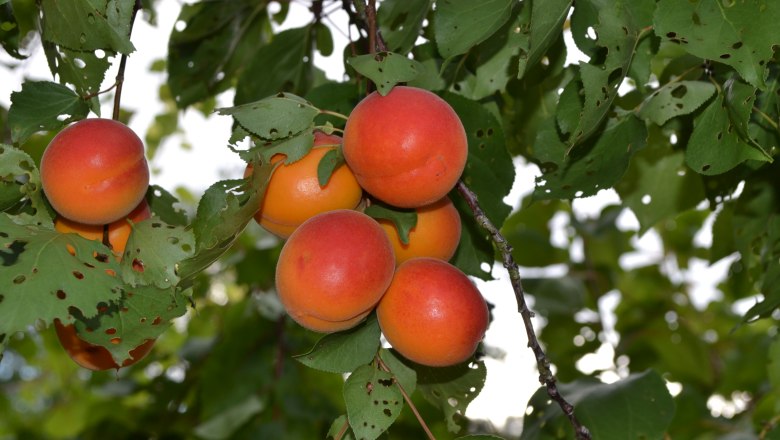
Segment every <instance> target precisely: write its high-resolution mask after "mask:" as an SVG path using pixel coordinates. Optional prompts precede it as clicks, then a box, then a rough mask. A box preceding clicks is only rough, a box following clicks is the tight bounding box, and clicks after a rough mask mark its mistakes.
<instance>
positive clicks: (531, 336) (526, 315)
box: [456, 180, 591, 440]
mask: <svg viewBox="0 0 780 440" xmlns="http://www.w3.org/2000/svg"><path fill="white" fill-rule="evenodd" d="M456 187H457V189H458V192H459V193H460V195H461V196H462V197H463V199H464V200H465V201H466V203H467V204H468V205H469V208H470V209H471V211H472V213H473V214H474V219H475V220H476V221H477V223H478V224H479V225H480V226H481V227H482V228H483V229H485V230H486V231H487V232H488V233H489V234H490V237H491V239H492V240H493V243H495V244H496V247H498V250H499V252H500V253H501V256H502V258H503V263H504V267H505V268H506V270H507V272H509V279H510V281H511V283H512V289H513V290H514V292H515V299H516V301H517V310H518V312H520V315H521V316H522V318H523V324H525V332H526V334H527V335H528V347H530V348H531V350H532V351H533V352H534V356H535V357H536V366H537V368H538V369H539V382H540V383H541V384H542V385H544V386H545V388H547V395H549V396H550V398H551V399H553V400H555V401H556V402H557V403H558V405H559V406H560V407H561V410H562V411H563V413H564V414H565V415H566V417H567V418H568V419H569V422H570V423H571V425H572V427H573V428H574V433H575V435H576V438H577V439H579V440H586V439H590V438H591V435H590V431H588V428H586V427H585V426H583V425H582V424H581V423H580V422H579V420H577V417H576V416H575V415H574V405H572V404H571V403H569V402H568V401H566V399H565V398H564V397H563V396H562V395H561V393H560V392H559V391H558V386H557V384H556V379H555V375H554V374H553V373H552V370H550V360H549V359H547V355H546V354H545V353H544V349H543V348H542V346H541V345H540V344H539V340H538V339H537V337H536V332H535V331H534V327H533V322H532V321H531V319H532V318H533V317H534V313H533V312H531V310H529V309H528V305H527V303H526V301H525V290H523V284H522V280H521V279H520V269H519V268H518V266H517V263H515V260H514V258H513V257H512V246H511V245H510V244H509V242H508V241H507V240H506V238H504V236H503V235H501V232H500V231H499V230H498V228H496V227H495V225H493V223H492V222H491V221H490V219H489V218H488V217H487V215H485V211H483V210H482V208H481V207H480V206H479V203H478V201H477V195H476V194H474V192H473V191H471V189H469V187H468V186H466V184H465V183H463V181H462V180H461V181H458V184H457V186H456Z"/></svg>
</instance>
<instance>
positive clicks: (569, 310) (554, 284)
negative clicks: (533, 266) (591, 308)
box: [523, 276, 587, 317]
mask: <svg viewBox="0 0 780 440" xmlns="http://www.w3.org/2000/svg"><path fill="white" fill-rule="evenodd" d="M523 286H524V287H525V290H526V292H528V294H529V295H532V296H533V297H534V310H537V311H538V312H539V313H540V314H541V315H542V316H545V317H550V316H553V315H559V316H564V317H566V316H574V314H575V313H577V312H579V311H580V310H582V309H583V308H584V307H585V296H586V293H587V292H586V289H585V284H584V282H583V281H582V280H581V279H579V278H574V277H570V276H563V277H558V278H525V279H523Z"/></svg>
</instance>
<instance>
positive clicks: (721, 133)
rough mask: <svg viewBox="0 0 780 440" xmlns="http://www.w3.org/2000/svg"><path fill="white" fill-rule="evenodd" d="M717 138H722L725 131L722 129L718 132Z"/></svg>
mask: <svg viewBox="0 0 780 440" xmlns="http://www.w3.org/2000/svg"><path fill="white" fill-rule="evenodd" d="M717 138H718V140H721V139H722V138H723V132H722V131H719V132H718V134H717Z"/></svg>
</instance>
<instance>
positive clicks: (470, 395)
mask: <svg viewBox="0 0 780 440" xmlns="http://www.w3.org/2000/svg"><path fill="white" fill-rule="evenodd" d="M411 366H412V368H414V370H415V371H417V389H418V390H419V391H420V392H421V393H422V395H423V396H424V397H425V398H426V399H427V400H428V401H429V402H431V403H432V404H434V405H436V406H437V407H438V408H439V409H440V410H441V411H443V412H444V417H445V419H446V421H447V429H448V430H449V431H450V432H455V433H456V432H459V431H460V430H461V425H460V422H461V419H462V418H463V417H464V414H465V413H466V408H468V406H469V403H471V401H472V400H474V398H475V397H477V396H478V395H479V393H480V392H481V391H482V387H483V386H484V385H485V378H486V376H487V370H486V369H485V364H484V363H483V362H482V361H476V362H465V363H462V364H458V365H453V366H451V367H437V368H433V367H424V366H421V365H416V364H413V365H411Z"/></svg>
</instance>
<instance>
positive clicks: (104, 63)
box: [43, 44, 113, 116]
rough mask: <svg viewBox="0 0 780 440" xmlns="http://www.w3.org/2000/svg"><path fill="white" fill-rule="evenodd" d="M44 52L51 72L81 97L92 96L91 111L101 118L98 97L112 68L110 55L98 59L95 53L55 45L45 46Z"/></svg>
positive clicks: (90, 101)
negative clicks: (74, 89)
mask: <svg viewBox="0 0 780 440" xmlns="http://www.w3.org/2000/svg"><path fill="white" fill-rule="evenodd" d="M43 50H44V53H45V54H46V60H47V61H48V63H49V70H51V71H52V72H55V73H56V74H57V75H58V80H59V82H60V83H61V84H71V85H73V87H75V88H76V92H77V93H78V94H79V95H80V96H92V98H91V99H90V100H89V105H90V109H91V110H92V111H93V112H95V114H97V115H98V116H99V115H100V100H99V99H98V96H97V95H98V92H100V85H101V84H102V83H103V79H104V78H105V76H106V71H107V70H108V68H109V67H111V63H110V62H109V59H108V57H109V55H107V54H104V55H103V56H102V57H98V56H97V55H96V54H95V53H93V52H82V51H74V50H70V49H66V48H64V47H59V46H56V45H54V44H44V45H43ZM111 54H112V55H113V53H111Z"/></svg>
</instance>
